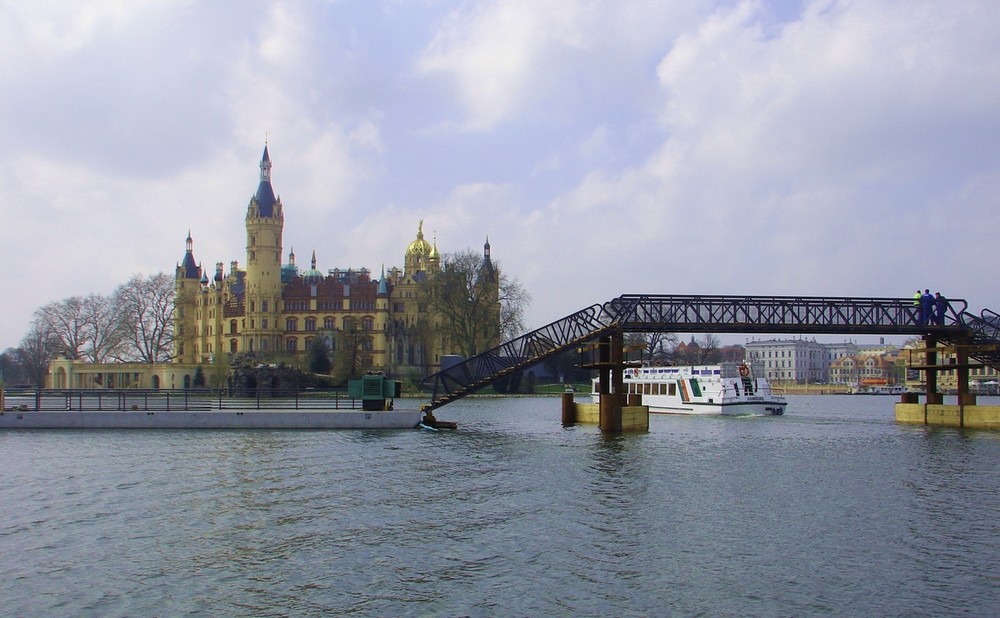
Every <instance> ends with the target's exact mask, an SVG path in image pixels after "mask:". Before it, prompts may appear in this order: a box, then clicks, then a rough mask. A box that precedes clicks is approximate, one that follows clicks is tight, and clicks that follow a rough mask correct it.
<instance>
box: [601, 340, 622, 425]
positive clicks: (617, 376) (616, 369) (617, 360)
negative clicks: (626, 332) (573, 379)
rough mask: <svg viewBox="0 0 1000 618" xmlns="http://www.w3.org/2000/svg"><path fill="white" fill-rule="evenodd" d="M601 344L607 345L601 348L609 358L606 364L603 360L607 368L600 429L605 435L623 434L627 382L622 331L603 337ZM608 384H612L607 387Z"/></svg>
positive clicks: (605, 368) (602, 371)
mask: <svg viewBox="0 0 1000 618" xmlns="http://www.w3.org/2000/svg"><path fill="white" fill-rule="evenodd" d="M601 343H602V344H604V343H607V345H606V346H605V345H602V346H601V356H602V357H603V356H604V355H605V354H607V356H608V358H607V363H606V364H605V363H604V358H601V361H602V364H604V365H605V366H604V367H602V368H601V390H600V393H601V397H600V399H601V403H600V406H601V410H600V415H601V416H600V428H601V431H603V432H605V433H621V431H622V404H623V403H624V400H625V395H624V393H623V392H622V391H624V390H625V380H624V378H623V377H622V369H623V362H624V359H623V356H622V347H623V345H624V337H623V335H622V331H621V330H615V331H614V332H612V333H611V335H610V336H609V337H602V338H601ZM607 382H610V383H611V384H610V385H606V384H607ZM607 386H610V388H608V387H607ZM612 391H613V392H612Z"/></svg>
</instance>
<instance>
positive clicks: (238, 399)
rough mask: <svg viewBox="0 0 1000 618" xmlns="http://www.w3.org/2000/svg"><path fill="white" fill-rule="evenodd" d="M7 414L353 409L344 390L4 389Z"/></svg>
mask: <svg viewBox="0 0 1000 618" xmlns="http://www.w3.org/2000/svg"><path fill="white" fill-rule="evenodd" d="M3 402H4V403H3V408H4V411H11V410H17V411H26V412H55V411H67V410H70V411H81V412H90V411H122V412H126V411H147V412H160V411H162V412H170V411H177V412H197V411H211V410H233V411H241V410H352V409H358V408H360V407H361V400H359V399H355V398H352V397H350V396H348V394H347V391H346V390H345V389H235V388H234V389H229V388H225V389H207V388H205V389H181V390H170V389H157V390H154V389H134V388H133V389H104V388H87V389H41V388H38V389H36V388H13V389H5V390H4V397H3Z"/></svg>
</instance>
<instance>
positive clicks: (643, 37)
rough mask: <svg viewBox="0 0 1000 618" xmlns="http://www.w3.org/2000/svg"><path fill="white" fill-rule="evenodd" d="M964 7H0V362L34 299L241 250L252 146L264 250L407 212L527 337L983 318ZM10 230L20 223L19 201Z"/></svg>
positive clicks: (391, 250) (991, 119) (982, 138)
mask: <svg viewBox="0 0 1000 618" xmlns="http://www.w3.org/2000/svg"><path fill="white" fill-rule="evenodd" d="M994 14H995V11H994V10H993V8H992V6H991V5H989V4H987V3H979V2H972V1H961V2H957V3H949V4H947V5H945V4H942V3H939V2H933V1H914V2H908V3H907V4H906V7H905V10H904V9H902V8H901V7H900V5H899V4H898V3H895V2H888V1H887V0H886V1H880V0H866V1H865V2H836V1H832V0H821V1H812V2H804V3H802V4H801V6H800V5H798V4H797V3H783V2H782V3H772V2H768V1H763V0H762V1H760V2H739V1H737V2H732V1H724V2H718V3H713V2H709V1H707V0H705V1H702V2H691V3H683V5H681V6H676V5H673V4H672V3H663V2H656V1H649V2H629V3H622V2H617V1H610V0H609V1H602V0H594V1H584V0H565V1H543V2H528V1H527V0H515V1H512V2H499V1H488V2H482V3H453V2H424V3H403V2H395V1H392V2H390V1H386V2H380V3H310V4H300V3H285V2H267V3H264V4H261V5H259V6H256V7H255V10H246V7H245V6H244V5H242V4H239V3H234V4H229V3H209V4H202V3H190V4H177V3H173V2H170V3H166V2H164V3H158V2H149V3H132V2H130V3H117V2H106V3H105V2H78V3H69V4H67V3H62V2H60V3H10V2H8V3H4V4H0V51H4V52H6V53H7V56H8V58H11V57H17V58H18V61H17V62H9V63H7V64H6V65H5V66H4V68H3V69H0V88H3V91H4V93H5V96H4V97H2V98H0V132H2V133H3V134H4V136H5V144H4V146H5V149H4V153H3V154H2V155H0V186H3V187H4V196H3V201H2V203H3V204H4V205H3V207H2V208H3V213H4V214H5V215H7V217H6V220H7V221H8V222H9V224H8V225H5V226H4V227H2V228H0V242H2V243H3V245H2V246H4V247H5V251H6V253H5V254H6V255H8V259H13V260H16V261H17V262H18V265H19V268H17V269H14V271H13V272H12V274H11V275H10V276H9V278H7V279H5V287H6V293H5V296H4V297H3V299H2V300H0V309H2V310H3V312H4V315H5V317H6V318H7V319H6V320H5V324H4V325H2V326H0V347H7V346H10V345H15V344H16V343H17V341H18V340H19V339H20V337H21V335H22V334H23V333H24V332H25V331H26V330H27V324H28V321H29V320H30V315H31V311H32V310H33V309H34V308H35V307H38V306H40V305H42V304H44V303H46V302H49V301H51V300H58V299H60V298H63V297H66V296H70V295H73V294H78V293H89V292H109V291H110V290H111V289H113V288H114V287H115V286H116V285H118V284H120V283H121V282H123V281H124V280H125V279H127V277H128V275H129V274H131V273H132V272H138V271H142V272H147V271H150V270H152V269H158V270H165V271H167V272H172V269H173V266H174V265H175V263H176V262H177V261H178V260H179V259H180V258H181V257H182V256H183V250H184V238H185V236H186V234H187V231H188V230H189V229H190V230H191V231H192V234H193V237H194V241H195V254H196V257H197V258H198V259H199V260H201V261H202V262H203V263H204V264H207V265H211V264H213V263H214V262H216V261H223V262H225V263H227V264H228V262H229V261H231V260H233V259H236V260H239V261H241V262H242V261H243V257H242V254H243V252H244V247H243V244H244V242H245V238H244V230H243V229H242V225H243V217H244V214H245V209H246V206H247V202H248V200H249V198H250V196H251V195H252V193H253V191H254V190H255V189H256V186H257V174H258V169H257V163H258V161H259V157H260V153H261V150H262V147H263V142H264V139H265V135H267V134H269V135H270V138H269V141H270V151H271V156H272V159H273V161H274V169H273V179H274V186H275V189H276V191H277V192H278V193H279V194H280V195H281V197H282V200H283V202H284V204H285V221H286V223H285V242H284V244H285V252H286V253H287V251H288V250H289V249H290V248H292V247H294V248H295V249H296V252H297V254H298V255H299V256H300V260H301V259H302V256H308V255H309V254H310V253H311V250H312V249H313V248H315V249H316V250H317V255H318V257H319V260H320V262H321V264H320V267H321V268H324V269H325V268H331V267H334V266H340V267H346V266H352V267H368V268H371V269H372V270H376V271H377V270H378V269H379V268H380V266H381V265H382V264H385V265H387V266H392V265H400V264H401V263H402V254H403V251H404V250H405V247H406V245H407V244H408V243H409V242H410V241H411V240H412V239H413V237H414V234H415V232H416V226H417V222H418V221H419V220H421V219H423V220H425V222H426V224H425V232H426V233H427V234H428V236H430V235H432V234H433V233H434V232H436V233H437V234H438V239H439V247H440V249H441V251H443V252H451V251H456V250H462V249H465V248H473V249H478V248H480V247H481V244H482V242H483V241H484V240H485V237H486V236H487V235H488V236H489V238H490V242H491V244H492V245H493V257H494V258H495V259H496V260H498V261H499V262H500V263H501V264H502V265H503V267H504V268H505V269H506V270H507V272H508V273H510V274H512V275H514V276H517V277H518V278H519V279H520V280H521V281H522V283H523V284H524V285H525V287H526V288H527V290H528V291H529V292H530V293H531V294H532V296H533V298H534V304H533V307H532V309H531V310H530V312H529V315H528V321H529V324H542V323H547V322H549V321H551V320H553V319H556V318H558V317H561V316H563V315H565V314H567V313H570V312H572V311H575V310H577V309H579V308H581V307H583V306H586V305H589V304H591V303H592V302H597V301H604V300H607V299H609V298H612V297H614V296H617V295H618V294H621V293H631V292H655V293H671V292H676V293H740V294H744V293H746V294H770V293H774V294H785V293H794V294H852V295H853V294H856V295H864V294H872V295H891V294H893V293H894V292H895V291H897V290H898V291H899V292H900V293H905V292H906V290H909V289H910V288H913V287H915V286H916V285H920V286H921V287H933V288H940V289H941V290H942V291H943V292H945V293H946V295H948V296H951V297H955V296H967V297H968V298H969V299H970V301H972V303H973V304H974V305H976V306H992V307H1000V293H997V292H995V291H994V289H993V286H990V285H988V284H987V283H985V282H989V281H993V280H996V279H997V278H1000V266H998V265H997V264H996V261H995V260H994V259H993V256H992V253H991V251H992V236H991V230H993V229H997V228H998V227H1000V221H998V219H1000V214H997V212H996V208H995V204H996V200H997V197H998V196H1000V182H998V181H1000V169H998V168H1000V160H998V154H997V153H996V148H995V144H996V143H997V142H998V138H1000V121H998V119H997V116H996V113H995V110H996V109H998V107H1000V105H998V103H1000V101H998V97H1000V91H997V89H996V88H995V84H996V83H997V82H998V81H1000V79H998V78H1000V75H998V72H1000V62H998V60H997V58H1000V53H998V52H1000V50H998V49H997V47H998V45H1000V19H997V17H996V16H995V15H994ZM15 215H16V216H15Z"/></svg>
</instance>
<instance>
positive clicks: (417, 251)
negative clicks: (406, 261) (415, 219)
mask: <svg viewBox="0 0 1000 618" xmlns="http://www.w3.org/2000/svg"><path fill="white" fill-rule="evenodd" d="M432 251H434V247H432V246H431V243H429V242H427V241H426V240H424V220H423V219H421V220H420V226H419V227H417V239H416V240H414V241H413V242H411V243H410V246H409V247H407V248H406V255H407V257H410V256H413V257H424V256H428V255H430V254H431V252H432Z"/></svg>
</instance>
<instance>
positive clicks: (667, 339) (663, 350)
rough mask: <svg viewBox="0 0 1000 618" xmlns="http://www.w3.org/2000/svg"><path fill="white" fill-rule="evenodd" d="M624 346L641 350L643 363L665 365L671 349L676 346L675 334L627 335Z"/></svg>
mask: <svg viewBox="0 0 1000 618" xmlns="http://www.w3.org/2000/svg"><path fill="white" fill-rule="evenodd" d="M624 343H625V346H626V347H629V348H640V349H642V357H643V361H644V362H646V363H649V364H654V365H655V364H665V363H666V362H667V360H668V359H669V358H670V355H671V352H670V351H669V349H668V346H669V348H670V349H672V348H673V347H674V346H676V345H677V334H676V333H628V334H626V335H625V342H624Z"/></svg>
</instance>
